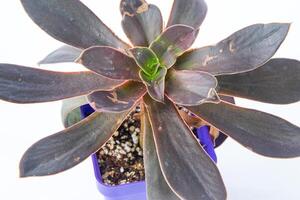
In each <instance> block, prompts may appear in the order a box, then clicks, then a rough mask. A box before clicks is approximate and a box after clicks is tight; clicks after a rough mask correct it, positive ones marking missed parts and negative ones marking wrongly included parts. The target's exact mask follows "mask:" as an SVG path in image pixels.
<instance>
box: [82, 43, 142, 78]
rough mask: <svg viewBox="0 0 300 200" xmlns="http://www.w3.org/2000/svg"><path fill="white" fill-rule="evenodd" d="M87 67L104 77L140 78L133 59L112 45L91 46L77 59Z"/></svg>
mask: <svg viewBox="0 0 300 200" xmlns="http://www.w3.org/2000/svg"><path fill="white" fill-rule="evenodd" d="M78 62H79V63H80V64H83V65H84V66H85V67H87V68H88V69H90V70H92V71H94V72H96V73H98V74H101V75H103V76H105V77H108V78H112V79H119V80H128V79H131V80H140V79H139V74H138V73H139V67H138V66H137V64H136V63H135V61H134V59H133V58H131V57H129V56H127V55H126V54H124V53H122V52H121V51H119V50H117V49H114V48H112V47H103V46H102V47H91V48H89V49H86V50H85V51H84V52H83V53H82V54H81V56H80V58H79V59H78Z"/></svg>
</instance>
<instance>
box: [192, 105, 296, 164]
mask: <svg viewBox="0 0 300 200" xmlns="http://www.w3.org/2000/svg"><path fill="white" fill-rule="evenodd" d="M188 109H189V110H191V111H192V112H193V113H195V114H197V115H198V116H199V117H201V118H202V119H204V120H205V121H207V122H208V123H210V124H212V125H213V126H215V127H217V128H218V129H219V130H221V131H222V132H224V133H226V134H227V135H228V136H230V137H232V138H233V139H235V140H236V141H238V142H239V143H241V144H242V145H243V146H245V147H246V148H248V149H249V150H251V151H253V152H256V153H258V154H262V155H264V156H270V157H277V158H293V157H298V156H300V128H299V127H297V126H295V125H293V124H291V123H289V122H288V121H286V120H283V119H281V118H279V117H276V116H273V115H271V114H267V113H264V112H260V111H257V110H252V109H246V108H241V107H237V106H235V105H232V104H228V103H225V102H222V103H219V104H211V103H207V104H203V105H200V106H193V107H188Z"/></svg>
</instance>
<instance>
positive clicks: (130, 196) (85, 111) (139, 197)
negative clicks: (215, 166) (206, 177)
mask: <svg viewBox="0 0 300 200" xmlns="http://www.w3.org/2000/svg"><path fill="white" fill-rule="evenodd" d="M80 111H81V116H82V118H85V117H87V116H89V115H90V114H92V113H93V112H94V110H93V108H92V107H90V105H89V104H86V105H83V106H81V107H80ZM195 136H196V137H197V138H199V139H200V140H201V145H202V146H204V149H205V151H206V152H207V153H208V154H209V155H210V157H211V158H212V160H214V161H215V162H216V161H217V157H216V154H215V152H214V147H213V143H212V141H211V139H210V135H209V127H207V126H202V127H200V128H198V129H197V130H196V133H195ZM92 161H93V167H94V174H95V177H96V183H97V188H98V190H99V192H100V193H101V194H102V195H103V196H104V198H105V199H106V200H146V184H145V181H139V182H134V183H127V184H122V185H117V186H108V185H105V184H104V183H103V181H102V176H101V171H100V166H99V164H98V160H97V156H96V154H94V155H92Z"/></svg>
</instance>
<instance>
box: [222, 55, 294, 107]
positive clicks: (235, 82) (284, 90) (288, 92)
mask: <svg viewBox="0 0 300 200" xmlns="http://www.w3.org/2000/svg"><path fill="white" fill-rule="evenodd" d="M217 79H218V81H219V87H220V88H219V92H220V93H222V94H226V95H231V96H237V97H242V98H247V99H253V100H256V101H262V102H266V103H274V104H289V103H294V102H297V101H299V100H300V62H299V61H297V60H292V59H284V58H278V59H272V60H270V61H269V62H267V63H266V64H264V65H263V66H261V67H259V68H257V69H255V70H253V71H250V72H245V73H240V74H234V75H223V76H218V77H217Z"/></svg>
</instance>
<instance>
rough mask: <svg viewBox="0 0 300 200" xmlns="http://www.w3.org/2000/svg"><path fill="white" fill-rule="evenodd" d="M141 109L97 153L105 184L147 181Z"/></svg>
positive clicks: (133, 113)
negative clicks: (142, 143)
mask: <svg viewBox="0 0 300 200" xmlns="http://www.w3.org/2000/svg"><path fill="white" fill-rule="evenodd" d="M139 113H140V107H137V108H136V110H135V111H134V112H132V113H131V114H130V115H129V116H128V118H127V119H126V120H125V121H124V122H123V124H122V125H121V127H120V128H119V129H118V130H117V131H116V132H115V133H114V135H113V137H112V138H111V139H110V140H109V141H108V142H107V143H106V144H105V145H104V146H103V147H102V148H101V149H100V150H99V151H98V152H97V156H98V163H99V166H100V171H101V175H102V180H103V183H104V184H106V185H111V186H114V185H120V184H125V183H132V182H137V181H142V180H145V171H144V165H143V150H142V148H141V146H140V142H139V137H140V128H141V124H140V119H139Z"/></svg>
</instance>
